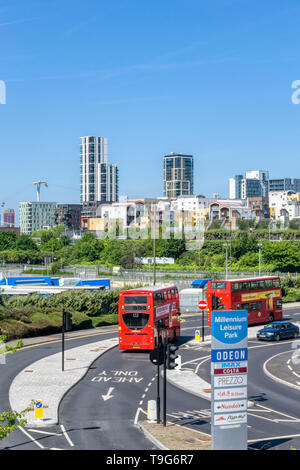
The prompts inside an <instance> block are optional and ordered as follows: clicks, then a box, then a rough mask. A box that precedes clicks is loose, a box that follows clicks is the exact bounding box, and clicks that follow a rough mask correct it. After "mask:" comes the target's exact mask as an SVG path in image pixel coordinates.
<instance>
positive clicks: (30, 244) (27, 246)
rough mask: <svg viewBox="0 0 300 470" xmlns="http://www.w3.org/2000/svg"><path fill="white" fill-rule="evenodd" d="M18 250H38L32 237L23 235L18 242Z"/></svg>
mask: <svg viewBox="0 0 300 470" xmlns="http://www.w3.org/2000/svg"><path fill="white" fill-rule="evenodd" d="M16 248H17V250H38V247H37V244H36V243H35V242H34V241H33V240H32V238H31V237H30V235H26V234H25V233H23V234H22V235H20V236H19V238H18V239H17V241H16Z"/></svg>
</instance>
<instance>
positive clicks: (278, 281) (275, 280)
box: [273, 279, 280, 287]
mask: <svg viewBox="0 0 300 470" xmlns="http://www.w3.org/2000/svg"><path fill="white" fill-rule="evenodd" d="M273 287H280V279H273Z"/></svg>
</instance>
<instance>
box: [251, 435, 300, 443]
mask: <svg viewBox="0 0 300 470" xmlns="http://www.w3.org/2000/svg"><path fill="white" fill-rule="evenodd" d="M291 437H300V434H288V435H286V436H272V437H261V438H259V439H250V440H248V442H260V441H274V439H288V438H291Z"/></svg>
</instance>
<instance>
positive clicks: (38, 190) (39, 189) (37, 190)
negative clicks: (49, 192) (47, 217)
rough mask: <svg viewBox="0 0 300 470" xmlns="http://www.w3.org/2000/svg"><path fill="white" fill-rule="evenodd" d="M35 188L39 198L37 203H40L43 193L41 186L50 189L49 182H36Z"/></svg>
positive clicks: (34, 183)
mask: <svg viewBox="0 0 300 470" xmlns="http://www.w3.org/2000/svg"><path fill="white" fill-rule="evenodd" d="M32 184H33V186H36V197H37V202H40V192H41V185H42V184H44V185H45V186H46V188H48V184H47V181H40V180H39V181H34V182H33V183H32Z"/></svg>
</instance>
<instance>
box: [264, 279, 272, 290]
mask: <svg viewBox="0 0 300 470" xmlns="http://www.w3.org/2000/svg"><path fill="white" fill-rule="evenodd" d="M265 286H266V289H271V288H272V287H273V282H272V279H266V280H265Z"/></svg>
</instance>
